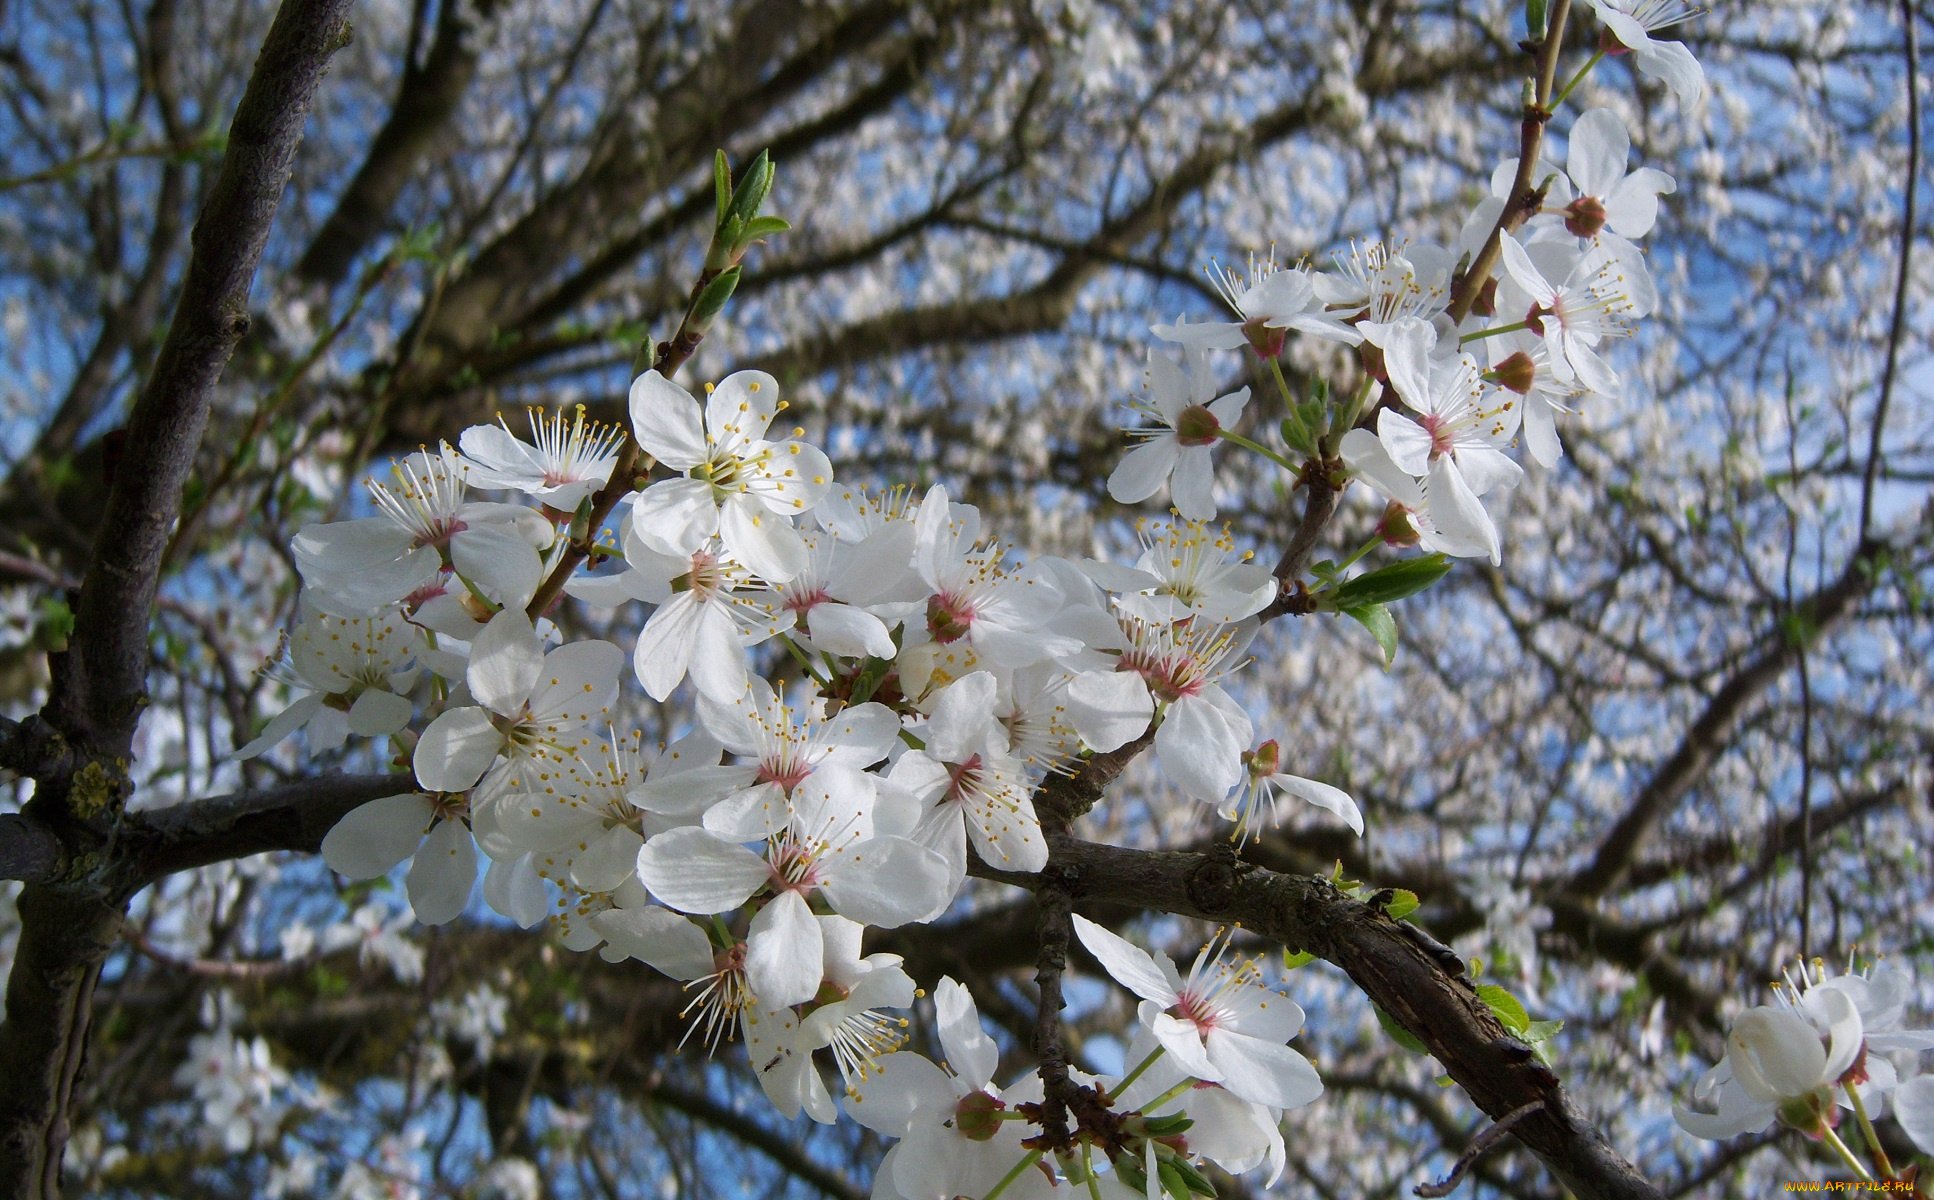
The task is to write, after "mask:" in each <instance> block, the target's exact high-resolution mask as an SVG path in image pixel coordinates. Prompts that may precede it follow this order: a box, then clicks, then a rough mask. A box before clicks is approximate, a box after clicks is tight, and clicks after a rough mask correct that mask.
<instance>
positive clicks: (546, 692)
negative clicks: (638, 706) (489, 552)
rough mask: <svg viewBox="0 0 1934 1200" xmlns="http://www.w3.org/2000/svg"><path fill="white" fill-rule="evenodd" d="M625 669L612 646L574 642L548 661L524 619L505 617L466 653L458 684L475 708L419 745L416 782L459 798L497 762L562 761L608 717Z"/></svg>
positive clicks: (447, 716)
mask: <svg viewBox="0 0 1934 1200" xmlns="http://www.w3.org/2000/svg"><path fill="white" fill-rule="evenodd" d="M623 665H624V653H623V651H621V650H619V649H618V648H617V647H616V646H614V645H612V644H611V643H610V642H602V641H583V642H572V643H569V644H567V645H564V646H560V647H558V648H557V649H556V650H553V651H551V652H550V653H549V654H546V653H544V646H543V643H542V642H541V641H539V639H538V636H537V631H536V629H534V628H533V627H532V626H531V623H530V619H529V618H528V617H526V616H525V615H524V614H523V611H522V610H521V609H511V608H507V609H505V610H504V611H503V612H500V613H498V614H497V615H496V616H494V617H492V618H491V619H490V624H488V625H486V626H485V627H484V631H483V632H482V633H480V634H478V635H477V640H476V641H475V642H473V643H472V644H471V647H470V666H469V669H468V670H467V671H466V673H465V676H464V678H465V681H466V682H467V683H468V684H469V687H470V695H471V697H472V698H473V699H475V700H476V701H477V703H476V704H475V705H469V706H465V707H461V708H452V709H449V710H448V711H446V712H444V713H443V714H442V715H441V716H439V717H437V719H436V720H434V721H432V722H430V724H429V727H428V728H426V729H425V730H424V731H423V737H422V738H421V739H420V740H419V741H418V742H417V744H416V752H415V754H414V755H413V756H412V758H411V765H412V766H413V767H414V768H415V770H416V779H417V782H418V783H420V784H422V785H423V787H425V788H426V789H428V790H430V791H433V792H464V791H468V790H469V789H470V788H471V787H473V786H475V784H476V783H477V781H478V780H479V779H482V778H483V776H484V773H485V772H486V771H488V770H490V769H491V767H492V766H493V764H495V763H496V762H497V760H498V758H499V757H500V756H502V757H503V758H505V759H506V760H507V761H508V762H511V763H518V762H527V761H530V760H532V759H535V758H540V757H548V758H549V759H551V760H552V761H559V760H562V759H563V758H565V757H566V756H567V755H568V753H569V751H568V747H569V746H571V745H572V744H573V743H574V742H575V741H576V740H577V739H578V737H579V736H580V734H581V731H582V730H583V729H584V727H585V726H586V725H588V724H590V723H591V721H592V720H593V719H595V718H597V717H600V716H603V715H606V714H607V713H608V712H609V710H610V707H611V704H612V702H613V701H614V700H615V699H616V698H617V695H618V672H619V670H620V669H621V668H622V667H623Z"/></svg>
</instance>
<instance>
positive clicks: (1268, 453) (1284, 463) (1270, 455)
mask: <svg viewBox="0 0 1934 1200" xmlns="http://www.w3.org/2000/svg"><path fill="white" fill-rule="evenodd" d="M1215 435H1216V436H1217V437H1219V438H1222V439H1223V440H1224V441H1230V442H1234V443H1235V444H1236V445H1238V446H1243V447H1246V448H1247V449H1250V450H1254V451H1255V452H1256V453H1257V454H1260V455H1262V456H1263V457H1264V458H1266V459H1268V460H1269V461H1270V462H1273V463H1275V464H1276V465H1277V466H1279V467H1281V468H1282V469H1283V470H1285V471H1288V472H1289V473H1290V474H1292V475H1294V474H1296V473H1297V469H1296V464H1295V463H1293V462H1291V461H1289V460H1288V459H1286V458H1284V457H1283V456H1282V455H1280V454H1278V453H1276V452H1275V451H1274V450H1271V449H1270V448H1269V447H1267V446H1264V445H1261V444H1260V443H1257V442H1252V441H1250V440H1249V439H1248V438H1246V437H1243V436H1242V435H1241V434H1239V433H1232V432H1230V431H1229V430H1227V429H1218V430H1216V431H1215Z"/></svg>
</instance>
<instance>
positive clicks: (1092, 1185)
mask: <svg viewBox="0 0 1934 1200" xmlns="http://www.w3.org/2000/svg"><path fill="white" fill-rule="evenodd" d="M1094 1149H1095V1148H1094V1144H1093V1143H1091V1142H1083V1143H1081V1166H1082V1169H1083V1170H1085V1171H1086V1172H1087V1173H1088V1197H1089V1200H1101V1184H1099V1183H1098V1182H1096V1181H1095V1155H1094Z"/></svg>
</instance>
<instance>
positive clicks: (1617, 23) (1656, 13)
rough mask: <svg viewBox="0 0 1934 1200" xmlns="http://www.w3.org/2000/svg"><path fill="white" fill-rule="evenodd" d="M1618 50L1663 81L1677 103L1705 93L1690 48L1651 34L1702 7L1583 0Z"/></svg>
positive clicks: (1665, 1)
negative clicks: (1664, 40)
mask: <svg viewBox="0 0 1934 1200" xmlns="http://www.w3.org/2000/svg"><path fill="white" fill-rule="evenodd" d="M1586 3H1588V4H1590V5H1591V6H1592V11H1593V12H1595V13H1597V14H1598V19H1599V20H1601V21H1603V22H1605V29H1606V31H1607V32H1609V33H1610V34H1611V35H1612V37H1613V38H1614V39H1616V41H1617V44H1618V46H1619V47H1620V48H1621V49H1615V50H1613V51H1612V53H1614V54H1618V53H1622V52H1623V51H1627V50H1629V51H1630V52H1631V54H1632V61H1634V62H1636V63H1637V64H1638V68H1639V70H1641V71H1643V72H1645V73H1646V74H1647V75H1653V76H1656V77H1658V78H1659V79H1662V80H1664V81H1665V85H1666V86H1667V87H1669V88H1671V89H1672V91H1673V94H1674V95H1676V96H1678V97H1679V103H1680V104H1697V103H1698V102H1699V98H1700V97H1701V96H1704V95H1705V93H1706V73H1705V71H1704V70H1703V69H1701V67H1700V66H1699V60H1698V59H1696V58H1694V57H1693V56H1692V51H1690V50H1688V49H1686V48H1685V47H1684V46H1682V45H1680V44H1679V43H1678V42H1662V41H1657V40H1655V39H1654V38H1653V37H1652V35H1653V34H1654V33H1657V32H1658V31H1659V30H1661V29H1669V28H1671V27H1672V26H1674V25H1677V24H1679V23H1680V22H1682V21H1686V20H1690V19H1691V18H1693V17H1696V16H1698V15H1699V14H1700V13H1701V12H1702V11H1704V10H1702V9H1698V8H1694V7H1693V6H1692V5H1690V4H1687V3H1685V0H1586Z"/></svg>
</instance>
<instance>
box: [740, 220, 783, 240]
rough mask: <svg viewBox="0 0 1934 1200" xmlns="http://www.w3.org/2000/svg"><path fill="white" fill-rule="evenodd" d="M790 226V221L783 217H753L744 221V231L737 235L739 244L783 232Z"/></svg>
mask: <svg viewBox="0 0 1934 1200" xmlns="http://www.w3.org/2000/svg"><path fill="white" fill-rule="evenodd" d="M791 228H792V222H791V221H788V220H786V219H785V218H784V217H754V218H752V219H751V220H750V221H747V222H746V223H745V232H743V233H741V234H740V235H739V244H740V245H742V246H743V245H749V244H751V243H753V242H756V241H758V240H759V239H760V238H762V237H767V236H769V235H771V234H775V233H784V232H785V231H786V230H788V229H791Z"/></svg>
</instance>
